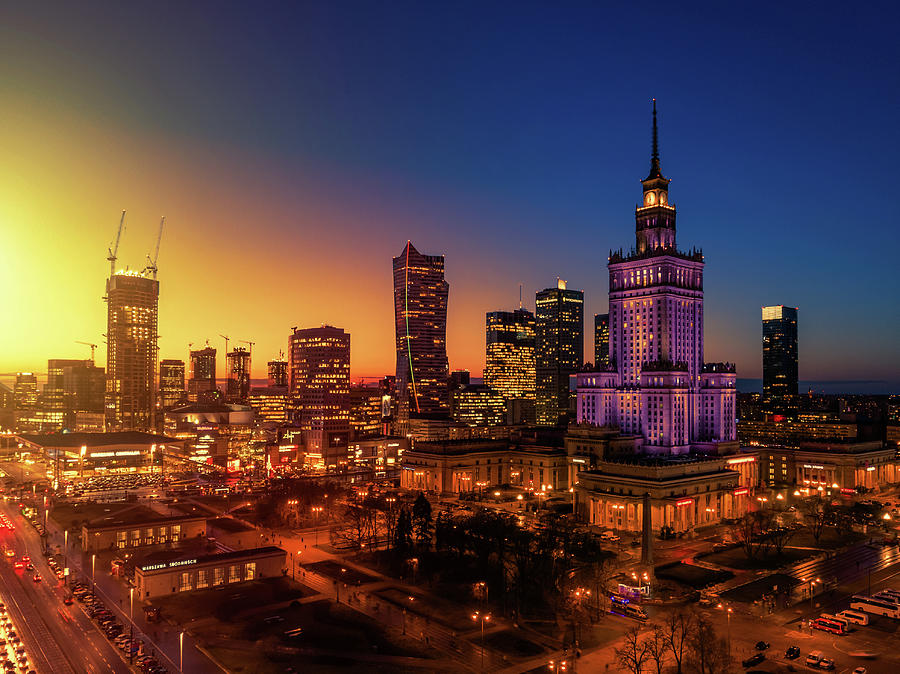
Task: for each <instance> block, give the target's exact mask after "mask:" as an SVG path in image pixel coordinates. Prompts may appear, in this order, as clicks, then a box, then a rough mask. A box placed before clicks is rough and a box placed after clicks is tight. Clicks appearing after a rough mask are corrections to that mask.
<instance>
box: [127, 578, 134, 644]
mask: <svg viewBox="0 0 900 674" xmlns="http://www.w3.org/2000/svg"><path fill="white" fill-rule="evenodd" d="M128 620H129V621H131V643H130V644H129V646H128V662H134V588H133V587H130V588H128Z"/></svg>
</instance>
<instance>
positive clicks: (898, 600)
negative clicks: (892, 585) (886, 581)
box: [872, 590, 900, 605]
mask: <svg viewBox="0 0 900 674" xmlns="http://www.w3.org/2000/svg"><path fill="white" fill-rule="evenodd" d="M872 599H877V600H879V601H887V602H890V603H891V604H897V605H900V597H898V596H897V595H895V594H892V593H890V592H885V591H884V590H882V591H881V592H876V593H875V594H873V595H872Z"/></svg>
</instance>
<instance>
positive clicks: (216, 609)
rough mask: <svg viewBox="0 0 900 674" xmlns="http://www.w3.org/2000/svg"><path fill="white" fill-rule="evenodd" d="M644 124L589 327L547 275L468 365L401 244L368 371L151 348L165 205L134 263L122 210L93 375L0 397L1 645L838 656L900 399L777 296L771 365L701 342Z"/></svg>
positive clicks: (483, 666)
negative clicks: (823, 359)
mask: <svg viewBox="0 0 900 674" xmlns="http://www.w3.org/2000/svg"><path fill="white" fill-rule="evenodd" d="M651 139H652V140H651V147H650V165H649V172H648V174H647V175H646V177H645V178H643V180H641V186H642V187H641V192H640V201H639V204H638V205H637V206H636V207H635V212H634V217H635V230H634V231H635V233H634V235H635V239H634V244H633V246H631V247H629V248H622V249H617V250H610V251H609V255H608V259H607V273H608V281H609V303H608V311H607V313H603V314H597V315H595V316H593V317H591V316H585V315H584V293H583V292H582V291H581V290H578V289H574V288H571V287H569V283H568V282H567V281H566V280H565V279H563V278H557V279H555V280H552V281H548V283H547V287H546V288H544V289H542V290H539V291H538V292H537V293H535V296H534V311H532V310H530V309H529V308H526V304H528V305H529V306H531V304H530V301H529V302H526V301H525V299H524V298H520V301H519V304H518V307H497V308H496V310H493V311H489V312H486V314H485V323H484V334H485V367H484V372H483V376H482V377H480V378H474V377H472V376H471V373H470V372H469V371H467V370H462V369H453V368H452V367H451V363H450V362H449V359H448V356H447V308H448V302H449V301H450V297H451V296H452V287H451V284H450V283H449V282H448V279H447V278H445V265H444V263H445V260H444V256H443V255H439V254H433V253H423V252H420V250H419V249H418V248H417V244H419V245H421V244H422V242H416V244H414V243H413V241H406V242H405V244H404V243H403V242H398V246H397V250H398V254H397V255H396V256H395V257H393V258H392V260H391V270H392V281H393V288H392V291H393V305H394V314H393V318H394V336H395V343H394V346H395V354H396V367H395V369H394V370H393V371H392V372H390V373H385V375H384V376H382V377H379V378H374V379H371V380H369V381H354V380H352V379H351V373H350V354H351V348H352V336H351V334H349V333H348V332H347V331H346V330H345V329H343V328H341V327H339V326H331V325H315V326H290V327H288V326H286V328H285V331H284V336H285V349H284V351H282V352H280V353H278V354H271V353H265V354H260V353H259V350H257V351H256V353H254V348H253V347H254V345H255V342H253V341H251V340H240V339H236V338H235V336H233V335H225V334H220V335H218V337H217V338H216V341H215V344H216V345H213V344H212V343H210V342H209V341H207V342H206V343H203V344H190V345H189V348H188V356H187V358H185V359H179V358H163V359H160V357H159V356H160V354H159V348H158V338H159V332H160V330H165V326H160V325H159V297H160V284H161V283H165V265H164V264H158V260H159V251H160V241H161V240H162V236H163V226H164V223H162V222H161V223H160V228H159V234H158V239H157V243H156V247H155V253H154V255H153V256H152V257H149V258H148V263H147V266H146V267H145V268H144V269H143V270H142V271H140V272H135V271H122V269H121V268H120V266H119V264H118V247H119V242H120V240H121V236H122V232H123V226H124V222H125V217H126V214H125V213H122V215H121V219H120V221H119V227H118V230H117V232H116V236H115V239H114V243H113V245H112V246H111V247H110V249H109V251H108V256H107V260H108V261H109V264H110V273H109V277H108V279H107V282H106V288H105V301H106V304H107V324H106V328H105V333H104V335H105V337H106V346H107V349H106V353H107V357H106V364H105V367H102V366H100V365H98V364H97V363H96V362H95V359H94V354H95V349H96V348H97V345H96V344H91V343H86V342H80V343H81V345H82V346H83V347H84V348H85V349H90V354H91V357H90V358H82V359H58V358H50V359H48V361H47V372H46V379H45V380H42V377H40V376H39V375H38V374H37V373H32V372H20V373H16V374H15V376H14V380H13V381H12V385H11V386H7V385H5V384H0V453H2V457H0V458H2V461H0V469H2V471H3V477H2V488H3V491H4V499H3V504H2V506H0V524H2V526H3V531H2V532H0V544H2V547H3V549H4V552H5V558H7V559H8V560H9V564H6V562H3V563H0V567H2V568H0V581H2V583H0V596H2V598H3V600H4V602H6V603H5V604H4V603H0V619H2V620H3V621H6V620H7V619H8V617H9V616H10V615H12V616H13V618H12V619H9V622H8V623H4V624H5V625H6V627H4V630H7V631H5V632H4V634H5V635H6V637H7V640H6V641H2V643H0V654H4V653H5V651H3V650H2V648H6V647H7V646H9V647H10V648H11V649H12V651H11V653H10V654H7V657H8V658H15V659H17V660H16V661H17V662H18V663H19V664H20V667H19V669H20V670H21V671H28V668H30V667H31V666H32V665H33V666H34V667H35V670H36V671H41V672H51V671H52V672H63V671H71V672H75V671H83V668H82V664H83V663H84V662H91V663H94V665H95V666H96V668H97V669H96V670H92V671H122V672H124V671H134V670H133V669H132V666H135V667H139V668H140V669H141V671H143V672H146V673H148V674H162V672H164V671H169V670H175V671H190V672H207V671H209V672H212V671H219V670H223V671H291V672H293V671H306V670H305V667H309V668H310V670H309V671H333V668H334V667H362V668H364V669H365V668H371V669H372V671H399V670H400V669H404V671H405V668H406V667H407V666H409V667H411V668H419V669H422V670H423V671H425V670H430V669H431V668H432V667H434V668H436V669H441V670H446V671H516V672H519V671H521V672H534V671H553V672H562V671H573V670H575V668H576V667H577V666H580V667H582V668H583V671H601V670H600V668H601V666H604V667H605V670H604V671H612V670H610V668H609V666H610V664H612V665H613V670H615V671H631V672H634V674H640V673H641V672H642V671H649V668H648V669H645V668H644V664H642V663H644V659H646V663H649V662H650V660H649V658H651V656H652V657H653V658H655V660H656V662H657V664H658V669H656V670H655V671H660V672H662V671H676V669H677V671H678V672H681V671H682V669H681V661H682V658H683V657H684V658H686V659H685V662H686V663H687V662H690V663H691V665H690V667H689V668H686V669H685V670H684V671H691V672H695V671H697V672H699V671H702V672H709V673H710V674H712V673H713V672H729V671H736V670H737V662H738V661H740V662H741V663H742V665H744V666H745V667H750V666H752V665H753V664H759V662H761V661H762V660H765V656H764V655H762V654H763V652H764V651H766V650H767V649H768V648H769V647H770V644H769V642H768V641H766V639H770V638H771V639H774V638H778V639H782V640H783V638H784V637H783V635H784V632H785V630H786V629H787V630H788V635H789V637H790V640H791V644H792V642H793V641H794V640H795V639H800V638H801V637H802V638H803V639H808V640H811V642H810V643H812V644H813V645H815V646H816V647H817V648H821V649H830V648H831V646H830V641H829V640H828V639H827V638H826V637H825V636H824V635H826V634H829V635H832V634H841V635H844V634H846V633H848V632H850V631H851V625H867V624H868V621H869V620H870V618H869V617H867V616H872V618H871V619H872V620H873V621H874V620H875V619H876V618H875V616H878V617H879V619H884V620H896V619H900V592H896V593H895V594H891V591H890V588H883V589H879V587H878V586H879V585H884V584H886V583H887V582H889V581H890V578H891V577H892V574H893V573H894V572H892V571H891V569H892V568H893V567H894V566H895V565H897V564H900V553H898V548H897V545H898V535H897V528H896V525H895V524H894V521H895V518H898V517H900V500H897V499H898V496H897V495H896V494H895V491H896V489H897V487H898V485H900V395H898V393H897V391H896V390H894V389H893V388H891V386H890V384H889V383H887V382H863V381H860V382H804V381H800V380H799V363H800V362H801V360H802V357H803V356H802V354H803V350H802V347H803V334H804V333H803V322H802V320H803V314H802V313H801V312H800V311H799V310H798V309H797V308H794V307H790V306H786V305H782V304H774V302H776V301H778V300H779V299H780V298H777V297H773V298H772V301H773V304H772V305H769V306H765V307H761V325H760V334H761V341H760V359H761V361H762V365H763V368H762V369H763V378H762V380H761V381H759V380H751V379H740V378H738V375H739V372H738V370H737V367H736V366H735V364H734V363H733V362H708V361H706V360H705V358H704V340H705V334H704V269H705V265H706V258H705V257H704V254H703V252H702V250H700V249H699V248H696V247H692V248H689V249H688V248H682V247H679V245H678V243H677V242H676V214H677V212H676V208H675V206H674V205H673V203H672V202H671V201H670V195H669V185H670V179H669V178H667V177H665V175H664V173H663V171H662V160H661V151H660V140H659V124H658V120H657V108H656V101H655V100H654V101H653V107H652V118H651ZM424 249H425V250H427V248H424ZM382 262H383V264H384V269H385V270H386V269H387V264H388V260H386V259H385V260H383V261H382ZM717 263H720V262H717ZM158 277H159V278H158ZM529 300H530V298H529ZM335 301H340V298H335ZM754 311H759V309H754ZM585 330H587V331H588V333H587V336H588V338H589V339H588V343H589V344H591V345H592V349H591V352H590V353H587V354H585V353H584V345H585V341H586V340H585ZM66 339H68V338H66ZM218 340H221V341H222V342H223V343H224V346H225V348H224V358H221V357H220V356H221V355H222V354H220V351H219V349H218ZM166 355H170V356H171V355H172V354H166ZM254 358H257V359H260V358H261V359H262V360H263V361H264V362H265V364H266V372H267V377H266V378H265V379H264V380H263V379H254V378H253V377H252V371H253V370H252V364H253V359H254ZM223 365H224V369H223V367H222V366H223ZM879 391H885V393H879ZM876 497H877V499H876ZM14 521H15V522H16V523H18V524H14ZM17 526H18V527H19V529H18V530H17V529H16V527H17ZM16 531H19V533H14V532H16ZM7 534H8V535H7ZM4 536H5V538H4ZM835 551H837V552H835ZM29 578H30V580H29ZM44 578H47V579H48V580H49V581H50V582H49V583H47V584H46V585H45V587H48V588H50V589H48V591H47V592H43V591H42V592H41V593H40V595H39V596H37V595H35V596H31V595H30V594H28V593H33V587H32V586H33V585H34V584H35V583H41V582H44ZM864 579H865V580H864ZM56 581H59V582H58V583H57V582H56ZM864 582H865V583H866V589H865V591H863V589H862V587H863V583H864ZM51 583H53V585H52V586H51ZM873 583H874V584H875V585H876V587H875V588H874V591H873V588H872V586H873ZM232 586H235V587H234V590H233V591H232V590H229V593H227V594H226V593H222V592H219V590H221V589H222V588H225V587H228V588H231V587H232ZM238 586H240V587H243V588H244V589H240V590H239V589H237V588H238ZM26 588H27V590H26ZM826 593H828V595H827V597H826ZM185 596H187V597H191V599H187V600H185V599H184V597H185ZM892 597H893V598H892ZM76 601H77V602H78V605H77V606H75V605H74V602H76ZM13 602H15V606H16V608H12V604H13ZM135 603H137V604H138V608H137V610H136V609H135ZM4 606H10V608H9V609H6V608H4ZM73 606H75V607H74V608H72V607H73ZM78 606H80V607H81V608H78ZM126 606H127V607H128V610H127V611H126V609H125V607H126ZM27 607H30V608H27ZM686 607H690V608H686ZM827 607H832V608H831V609H829V610H833V613H824V610H825V608H827ZM76 609H78V610H77V611H76ZM82 609H83V611H82ZM820 609H821V610H820ZM840 609H843V610H840ZM816 614H819V615H818V617H817V616H816ZM73 616H74V617H73ZM798 616H800V617H798ZM732 620H734V621H735V622H736V625H735V626H734V628H732V625H731V622H732ZM60 621H62V622H60ZM723 622H724V624H725V627H724V628H723ZM13 624H15V628H16V629H19V630H21V631H22V633H23V636H24V637H25V642H26V644H27V653H26V650H25V646H22V647H21V649H18V648H17V646H16V645H15V644H18V643H19V641H15V640H14V639H13V637H11V636H10V633H12V634H13V635H15V638H16V639H18V636H17V634H16V631H15V630H14V629H13V627H12V625H13ZM786 626H788V627H786ZM95 628H96V629H95ZM732 629H733V630H734V639H732ZM852 629H854V630H855V628H852ZM767 630H768V631H767ZM817 632H821V635H819V634H817ZM486 633H487V637H486V636H485V634H486ZM757 634H759V635H762V636H760V637H759V638H760V639H761V640H759V641H757V643H756V644H753V641H756V640H757V637H756V635H757ZM43 635H50V636H49V637H47V636H43ZM66 635H69V637H67V636H66ZM222 635H225V636H222ZM679 635H681V636H679ZM68 638H71V639H73V640H74V643H78V644H79V646H77V648H76V647H70V646H68V645H67V639H68ZM856 638H857V637H847V640H848V642H850V641H853V640H854V639H856ZM654 639H655V641H654ZM345 642H346V643H345ZM682 642H683V643H682ZM186 643H187V653H186V652H185V644H186ZM679 643H682V645H679ZM854 643H856V642H854ZM867 643H868V642H865V643H862V642H860V643H857V651H858V652H860V653H868V652H869V651H867V650H865V648H869V646H868V645H866V644H867ZM653 644H656V645H655V646H653ZM683 644H688V645H687V646H686V645H683ZM88 647H89V648H88ZM652 648H655V649H656V650H655V651H654V650H652ZM779 648H781V646H779ZM345 649H346V652H345ZM641 649H643V650H641ZM781 650H783V651H784V659H785V660H792V659H794V658H798V657H799V656H800V647H799V646H796V645H790V644H785V648H783V649H781ZM640 653H643V655H640ZM654 653H655V655H653V654H654ZM638 655H640V658H641V659H640V660H636V658H638ZM772 657H773V659H774V657H775V655H774V654H773V655H772ZM779 657H780V656H779ZM853 657H856V656H853ZM858 657H859V658H867V657H869V656H868V655H860V656H858ZM873 657H874V656H873ZM582 658H583V660H582ZM700 661H702V662H706V663H708V662H715V663H717V664H715V666H707V665H703V667H702V668H698V665H697V663H698V662H700ZM806 662H807V663H808V664H811V665H813V666H817V667H818V666H820V665H821V666H822V667H824V668H826V669H827V668H828V665H829V663H831V665H833V662H832V659H831V657H830V656H828V655H825V654H824V653H823V651H822V650H813V651H811V652H810V653H809V654H808V655H807V656H806ZM101 663H105V664H101ZM110 663H113V664H110ZM241 663H243V664H241ZM247 663H250V664H247ZM288 663H290V664H288ZM635 663H636V664H635ZM823 663H824V664H823ZM245 667H247V668H246V669H245ZM256 667H260V669H254V668H256ZM298 667H299V668H300V669H297V668H298ZM670 667H675V669H668V668H670ZM778 671H782V670H778ZM855 671H857V672H859V671H860V670H859V669H857V670H855ZM863 671H865V670H863Z"/></svg>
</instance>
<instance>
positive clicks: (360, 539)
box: [331, 503, 375, 550]
mask: <svg viewBox="0 0 900 674" xmlns="http://www.w3.org/2000/svg"><path fill="white" fill-rule="evenodd" d="M331 537H332V541H333V542H334V544H335V545H336V546H338V547H348V548H351V549H353V550H361V549H362V548H363V547H365V546H370V547H371V545H372V541H373V540H374V538H375V511H374V510H373V509H372V508H367V507H366V506H362V505H357V504H355V503H350V504H348V505H347V508H346V510H345V511H344V516H343V518H342V520H341V523H340V525H339V526H337V527H335V528H334V529H332V533H331Z"/></svg>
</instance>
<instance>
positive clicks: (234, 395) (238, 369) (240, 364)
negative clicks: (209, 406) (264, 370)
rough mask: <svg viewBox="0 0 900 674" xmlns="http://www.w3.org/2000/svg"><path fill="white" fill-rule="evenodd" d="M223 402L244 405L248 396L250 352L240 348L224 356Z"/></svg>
mask: <svg viewBox="0 0 900 674" xmlns="http://www.w3.org/2000/svg"><path fill="white" fill-rule="evenodd" d="M225 375H226V377H227V379H226V380H225V400H226V401H228V402H230V403H245V402H247V397H248V396H249V395H250V352H249V351H247V349H244V348H242V347H240V346H239V347H237V348H236V349H235V350H234V351H232V352H231V353H229V354H226V355H225Z"/></svg>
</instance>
